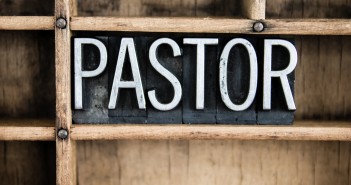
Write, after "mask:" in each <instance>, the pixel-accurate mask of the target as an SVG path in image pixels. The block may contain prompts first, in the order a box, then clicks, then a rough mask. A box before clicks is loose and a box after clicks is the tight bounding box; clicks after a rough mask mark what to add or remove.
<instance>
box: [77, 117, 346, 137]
mask: <svg viewBox="0 0 351 185" xmlns="http://www.w3.org/2000/svg"><path fill="white" fill-rule="evenodd" d="M71 139H74V140H116V139H142V140H144V139H149V140H150V139H151V140H152V139H153V140H163V139H167V140H168V139H170V140H179V139H185V140H187V139H191V140H193V139H200V140H201V139H243V140H249V139H252V140H344V141H350V140H351V122H318V121H297V122H295V123H294V125H291V126H272V125H270V126H263V125H251V126H240V125H145V124H144V125H118V124H115V125H73V126H72V128H71Z"/></svg>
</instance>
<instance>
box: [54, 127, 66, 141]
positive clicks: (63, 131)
mask: <svg viewBox="0 0 351 185" xmlns="http://www.w3.org/2000/svg"><path fill="white" fill-rule="evenodd" d="M57 136H58V137H59V138H60V139H67V137H68V131H67V130H66V129H63V128H61V129H59V131H58V132H57Z"/></svg>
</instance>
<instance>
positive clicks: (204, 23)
mask: <svg viewBox="0 0 351 185" xmlns="http://www.w3.org/2000/svg"><path fill="white" fill-rule="evenodd" d="M255 22H256V21H255V20H251V19H228V18H174V17H173V18H172V17H167V18H151V17H149V18H145V17H140V18H139V17H123V18H122V17H72V21H71V29H72V30H75V31H125V32H174V33H240V34H263V35H278V34H279V35H351V20H349V19H270V20H262V22H263V24H264V25H265V30H264V31H263V32H254V31H253V28H252V27H253V24H254V23H255Z"/></svg>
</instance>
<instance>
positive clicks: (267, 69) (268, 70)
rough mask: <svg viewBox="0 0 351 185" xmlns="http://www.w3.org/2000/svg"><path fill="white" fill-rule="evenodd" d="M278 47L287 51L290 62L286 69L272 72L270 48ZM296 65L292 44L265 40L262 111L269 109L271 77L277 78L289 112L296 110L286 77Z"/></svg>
mask: <svg viewBox="0 0 351 185" xmlns="http://www.w3.org/2000/svg"><path fill="white" fill-rule="evenodd" d="M273 45H278V46H282V47H285V48H286V49H288V51H289V54H290V62H289V65H288V67H286V68H285V69H283V70H280V71H272V47H273ZM296 64H297V51H296V48H295V47H294V45H293V44H291V43H290V42H288V41H285V40H278V39H266V40H265V41H264V68H263V110H270V109H271V82H272V77H279V78H280V81H281V83H282V87H283V91H284V96H285V100H286V103H287V105H288V109H289V110H296V106H295V102H294V98H293V95H292V92H291V89H290V85H289V81H288V77H287V75H288V74H290V73H291V72H293V71H294V69H295V67H296Z"/></svg>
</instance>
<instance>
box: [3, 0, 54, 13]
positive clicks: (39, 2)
mask: <svg viewBox="0 0 351 185" xmlns="http://www.w3.org/2000/svg"><path fill="white" fill-rule="evenodd" d="M0 15H1V16H4V15H9V16H12V15H15V16H17V15H40V16H42V15H54V1H46V0H0Z"/></svg>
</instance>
